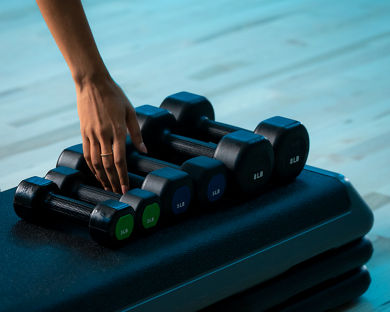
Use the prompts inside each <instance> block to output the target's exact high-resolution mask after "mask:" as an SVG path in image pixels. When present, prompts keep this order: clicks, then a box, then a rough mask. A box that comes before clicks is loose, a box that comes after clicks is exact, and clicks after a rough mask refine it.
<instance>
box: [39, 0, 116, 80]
mask: <svg viewBox="0 0 390 312" xmlns="http://www.w3.org/2000/svg"><path fill="white" fill-rule="evenodd" d="M37 4H38V6H39V9H40V11H41V13H42V15H43V18H44V19H45V21H46V24H47V26H48V27H49V29H50V32H51V33H52V35H53V37H54V40H55V41H56V43H57V46H58V47H59V49H60V51H61V53H62V55H63V56H64V58H65V61H66V63H67V64H68V66H69V69H70V71H71V73H72V76H73V79H74V81H75V83H76V85H78V86H82V85H83V84H84V83H85V82H89V81H93V80H96V79H102V78H108V77H109V73H108V71H107V69H106V67H105V65H104V63H103V60H102V58H101V56H100V54H99V51H98V49H97V47H96V43H95V40H94V38H93V36H92V32H91V29H90V27H89V25H88V21H87V18H86V16H85V13H84V9H83V7H82V4H81V1H80V0H37Z"/></svg>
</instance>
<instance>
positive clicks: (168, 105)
mask: <svg viewBox="0 0 390 312" xmlns="http://www.w3.org/2000/svg"><path fill="white" fill-rule="evenodd" d="M160 107H161V108H164V109H167V110H169V111H170V112H171V113H172V114H173V115H174V116H175V118H176V121H177V127H176V128H175V129H176V131H178V133H181V134H183V135H188V136H190V137H195V138H198V139H203V140H207V141H212V142H218V141H219V140H220V139H221V138H222V137H223V136H224V135H227V134H229V133H232V132H234V131H237V130H242V128H239V127H235V126H232V125H229V124H225V123H221V122H216V121H215V120H214V116H215V115H214V109H213V107H212V105H211V103H210V101H209V100H208V99H207V98H206V97H204V96H201V95H197V94H194V93H189V92H179V93H176V94H173V95H170V96H168V97H167V98H166V99H165V100H164V101H163V102H162V104H161V106H160ZM254 133H256V134H259V135H263V136H265V137H266V138H268V139H269V140H270V142H271V144H272V146H273V149H274V154H275V163H274V171H273V178H274V180H277V181H280V182H286V181H290V180H292V179H294V178H295V177H296V176H297V175H298V174H299V173H300V172H301V171H302V170H303V167H304V165H305V163H306V160H307V157H308V153H309V135H308V132H307V130H306V128H305V126H304V125H303V124H301V123H300V122H299V121H296V120H292V119H289V118H285V117H280V116H276V117H272V118H269V119H266V120H264V121H262V122H261V123H260V124H259V125H258V126H257V127H256V129H255V130H254Z"/></svg>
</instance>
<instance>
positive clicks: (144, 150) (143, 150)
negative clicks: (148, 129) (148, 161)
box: [139, 142, 148, 154]
mask: <svg viewBox="0 0 390 312" xmlns="http://www.w3.org/2000/svg"><path fill="white" fill-rule="evenodd" d="M139 148H140V150H141V152H142V153H145V154H147V153H148V150H147V149H146V146H145V143H144V142H142V143H141V144H140V145H139Z"/></svg>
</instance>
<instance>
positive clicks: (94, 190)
mask: <svg viewBox="0 0 390 312" xmlns="http://www.w3.org/2000/svg"><path fill="white" fill-rule="evenodd" d="M75 196H76V197H77V199H79V200H82V201H85V202H88V203H91V204H97V203H101V202H104V201H106V200H110V199H113V200H117V201H119V199H120V198H121V195H119V194H116V193H113V192H109V191H105V190H103V189H100V188H98V187H95V186H90V185H85V184H80V185H79V186H78V188H77V190H76V191H75Z"/></svg>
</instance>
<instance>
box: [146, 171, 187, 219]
mask: <svg viewBox="0 0 390 312" xmlns="http://www.w3.org/2000/svg"><path fill="white" fill-rule="evenodd" d="M142 188H143V189H145V190H148V191H150V192H153V193H155V194H157V195H158V196H159V197H160V201H161V208H162V209H163V212H164V215H166V216H169V215H178V214H182V213H184V212H185V211H187V209H188V207H189V206H190V203H191V199H192V194H193V185H192V180H191V178H190V177H189V175H188V173H186V172H184V171H181V170H176V169H173V168H168V167H166V168H161V169H158V170H155V171H153V172H151V173H149V174H148V175H147V176H146V177H145V180H144V182H143V184H142Z"/></svg>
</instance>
